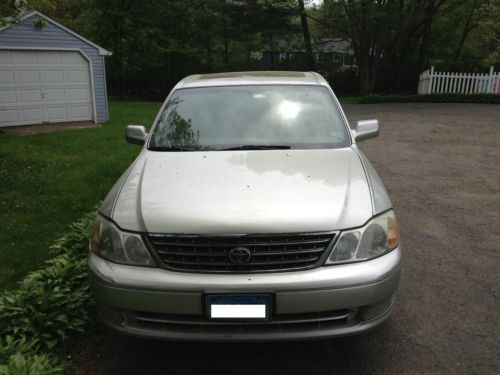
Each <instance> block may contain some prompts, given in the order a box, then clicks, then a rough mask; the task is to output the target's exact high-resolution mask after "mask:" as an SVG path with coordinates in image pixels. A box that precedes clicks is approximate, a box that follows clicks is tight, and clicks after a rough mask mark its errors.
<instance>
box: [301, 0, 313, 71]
mask: <svg viewBox="0 0 500 375" xmlns="http://www.w3.org/2000/svg"><path fill="white" fill-rule="evenodd" d="M299 12H300V23H301V24H302V35H303V36H304V46H305V48H306V57H307V68H308V69H309V70H315V69H316V64H315V61H314V54H313V50H312V46H311V34H310V33H309V25H308V23H307V14H306V9H305V6H304V0H299Z"/></svg>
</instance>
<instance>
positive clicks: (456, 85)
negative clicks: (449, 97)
mask: <svg viewBox="0 0 500 375" xmlns="http://www.w3.org/2000/svg"><path fill="white" fill-rule="evenodd" d="M493 70H494V68H493V67H491V68H490V73H489V74H478V73H447V72H435V71H434V67H431V69H430V70H429V69H427V70H426V71H425V72H423V73H422V74H420V81H419V83H418V93H419V94H450V93H454V94H500V73H495V72H494V71H493Z"/></svg>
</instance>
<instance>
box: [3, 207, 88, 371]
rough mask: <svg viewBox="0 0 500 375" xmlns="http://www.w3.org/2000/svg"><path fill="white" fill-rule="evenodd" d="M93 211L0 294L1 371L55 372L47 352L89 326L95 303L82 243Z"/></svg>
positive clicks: (56, 365) (57, 368)
mask: <svg viewBox="0 0 500 375" xmlns="http://www.w3.org/2000/svg"><path fill="white" fill-rule="evenodd" d="M94 217H95V211H94V212H92V213H90V214H87V215H85V216H84V217H83V218H82V219H80V220H79V221H77V222H75V223H74V224H72V225H71V226H70V228H69V231H68V232H67V233H66V234H64V235H62V236H60V237H59V238H58V239H57V240H56V241H55V242H54V244H53V246H51V250H50V252H51V254H52V255H53V256H54V257H53V258H52V259H50V260H48V261H47V262H46V264H45V266H44V267H42V268H40V269H39V270H36V271H33V272H31V273H30V274H28V275H27V276H26V278H25V279H24V280H23V281H22V282H21V283H20V285H19V288H18V289H16V290H11V291H5V292H3V293H2V294H0V332H2V336H3V338H2V337H0V363H1V364H2V365H0V375H3V374H5V375H7V374H12V375H14V374H59V373H62V372H63V371H64V366H62V365H61V364H60V363H59V359H58V358H56V357H54V356H53V355H49V354H44V352H46V353H52V352H54V350H55V349H58V350H61V348H62V347H63V346H64V344H65V343H66V341H67V340H68V339H69V338H71V337H72V336H73V337H74V336H77V335H79V334H82V333H83V332H85V331H88V330H89V329H91V328H92V327H93V326H94V324H95V322H96V318H95V313H94V311H95V306H94V304H93V300H92V299H91V298H90V291H89V285H88V277H87V262H86V258H87V251H88V250H87V247H88V237H89V231H90V225H91V223H92V221H93V219H94Z"/></svg>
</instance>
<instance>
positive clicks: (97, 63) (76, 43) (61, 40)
mask: <svg viewBox="0 0 500 375" xmlns="http://www.w3.org/2000/svg"><path fill="white" fill-rule="evenodd" d="M35 18H38V16H37V15H33V16H31V17H29V18H27V19H26V20H24V21H23V22H22V23H21V24H19V25H12V26H11V27H8V28H7V29H5V30H2V31H0V47H34V48H35V49H36V47H48V48H57V47H61V48H78V49H80V50H82V51H83V52H84V53H85V55H87V57H88V58H89V59H90V60H91V61H92V71H93V79H94V95H95V101H96V103H95V105H96V112H97V121H98V122H106V121H108V119H109V116H108V95H107V92H106V74H105V68H104V56H103V55H99V51H98V49H97V48H96V47H94V46H92V45H90V44H88V43H86V42H85V41H83V40H81V39H79V38H77V37H76V36H74V35H72V34H70V33H68V32H66V31H65V30H63V29H61V28H60V27H58V26H56V25H54V24H52V23H51V22H50V21H47V25H46V26H45V27H43V28H41V29H37V28H34V27H33V26H32V23H33V19H35Z"/></svg>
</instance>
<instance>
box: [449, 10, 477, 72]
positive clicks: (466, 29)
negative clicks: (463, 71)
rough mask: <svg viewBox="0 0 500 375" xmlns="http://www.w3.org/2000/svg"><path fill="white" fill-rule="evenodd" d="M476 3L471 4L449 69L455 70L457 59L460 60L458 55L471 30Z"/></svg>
mask: <svg viewBox="0 0 500 375" xmlns="http://www.w3.org/2000/svg"><path fill="white" fill-rule="evenodd" d="M476 6H477V2H476V1H474V3H473V4H472V7H471V10H470V12H469V16H468V17H467V21H466V22H465V27H464V31H463V32H462V37H461V38H460V42H459V43H458V46H457V49H456V50H455V55H454V56H453V62H452V64H451V68H452V69H455V68H456V66H457V63H458V59H459V58H460V54H461V53H462V49H463V48H464V44H465V41H466V40H467V36H469V33H470V32H471V30H472V29H473V26H472V17H473V16H474V11H475V10H476Z"/></svg>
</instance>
